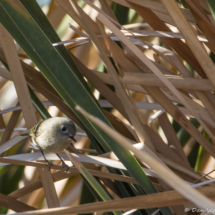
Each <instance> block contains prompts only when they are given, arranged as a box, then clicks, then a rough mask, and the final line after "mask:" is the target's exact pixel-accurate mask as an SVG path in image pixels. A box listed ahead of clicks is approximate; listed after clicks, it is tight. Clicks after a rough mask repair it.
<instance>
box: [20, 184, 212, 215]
mask: <svg viewBox="0 0 215 215" xmlns="http://www.w3.org/2000/svg"><path fill="white" fill-rule="evenodd" d="M199 193H202V194H201V195H205V196H208V197H209V198H211V199H214V198H215V196H214V190H213V189H212V187H204V188H200V189H199ZM152 199H153V201H152ZM191 202H192V201H189V200H187V199H186V198H184V197H183V196H182V195H180V194H179V193H177V192H176V191H168V192H162V193H158V194H151V195H147V196H137V197H130V198H125V199H119V200H112V201H108V202H98V203H90V204H84V205H80V206H74V207H62V208H55V209H43V210H38V211H35V212H34V211H32V212H24V213H16V214H17V215H27V214H32V215H40V214H46V215H48V214H50V215H51V214H59V213H60V214H77V213H92V212H108V211H112V210H129V209H133V208H139V209H144V208H151V207H164V206H169V205H181V204H190V203H191Z"/></svg>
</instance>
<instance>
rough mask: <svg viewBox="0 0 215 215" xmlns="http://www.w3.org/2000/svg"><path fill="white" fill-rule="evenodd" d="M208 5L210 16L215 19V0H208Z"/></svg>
mask: <svg viewBox="0 0 215 215" xmlns="http://www.w3.org/2000/svg"><path fill="white" fill-rule="evenodd" d="M208 5H209V8H210V10H211V13H212V16H213V18H214V19H215V1H214V0H208Z"/></svg>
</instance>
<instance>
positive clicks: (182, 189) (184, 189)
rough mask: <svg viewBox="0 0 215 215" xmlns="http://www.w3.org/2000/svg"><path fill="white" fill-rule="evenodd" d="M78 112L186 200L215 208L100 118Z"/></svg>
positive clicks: (80, 109)
mask: <svg viewBox="0 0 215 215" xmlns="http://www.w3.org/2000/svg"><path fill="white" fill-rule="evenodd" d="M77 110H79V111H80V112H81V113H82V114H84V115H85V116H87V117H88V118H89V119H90V120H91V121H93V122H94V123H95V124H96V125H98V126H100V128H102V129H103V130H104V131H105V132H106V133H108V134H109V135H110V136H111V137H112V138H114V139H115V140H116V141H117V142H118V143H119V144H121V145H122V146H124V147H125V148H126V149H128V150H131V151H132V152H133V153H134V155H135V156H136V157H137V158H138V159H140V160H141V161H144V162H145V163H147V164H148V165H149V166H150V167H151V168H152V169H153V170H154V171H155V172H156V173H157V174H158V175H159V176H160V177H161V178H162V179H163V180H164V181H165V182H166V183H167V184H168V185H169V186H171V187H172V188H173V189H175V190H177V191H178V192H179V193H180V194H182V195H183V196H184V197H185V198H187V199H188V200H190V201H191V202H193V203H194V204H196V205H198V206H199V207H201V208H204V209H207V208H214V206H215V205H214V203H213V202H212V201H210V200H209V199H208V198H206V197H205V196H204V195H202V194H201V193H199V192H198V191H197V190H195V189H193V188H192V187H191V186H190V185H188V184H187V183H185V182H184V181H183V180H182V179H180V178H179V177H178V176H177V175H175V174H174V173H173V172H172V171H171V170H170V169H168V168H166V167H165V166H164V165H163V164H161V163H159V162H158V161H157V160H155V159H154V158H153V157H152V156H151V154H148V153H146V152H144V151H139V150H137V149H135V148H134V147H133V146H132V145H131V144H130V143H129V141H127V140H126V139H125V138H124V137H123V136H122V135H120V134H118V133H117V132H116V131H114V130H113V129H111V128H110V127H109V126H107V125H106V124H105V123H103V122H102V121H101V120H99V119H98V118H96V117H94V116H92V115H90V114H88V113H87V112H86V111H84V110H83V109H82V108H80V107H77Z"/></svg>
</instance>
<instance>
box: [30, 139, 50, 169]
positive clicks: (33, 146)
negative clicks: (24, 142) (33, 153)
mask: <svg viewBox="0 0 215 215" xmlns="http://www.w3.org/2000/svg"><path fill="white" fill-rule="evenodd" d="M31 141H32V144H31V146H32V148H33V149H37V150H40V152H41V153H42V155H43V157H44V159H45V162H46V163H47V164H48V168H49V169H48V171H49V170H50V169H51V166H53V164H52V163H51V162H49V161H48V160H47V159H46V157H45V155H44V153H43V150H42V148H41V147H40V146H39V145H38V144H37V143H36V142H35V140H34V138H31Z"/></svg>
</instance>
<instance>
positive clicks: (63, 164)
mask: <svg viewBox="0 0 215 215" xmlns="http://www.w3.org/2000/svg"><path fill="white" fill-rule="evenodd" d="M56 155H57V156H58V157H59V159H60V160H61V162H62V164H61V166H62V167H63V168H64V167H66V173H67V172H68V170H69V166H68V165H67V164H66V163H65V162H64V160H63V159H62V158H61V157H60V155H59V154H58V153H56Z"/></svg>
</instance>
